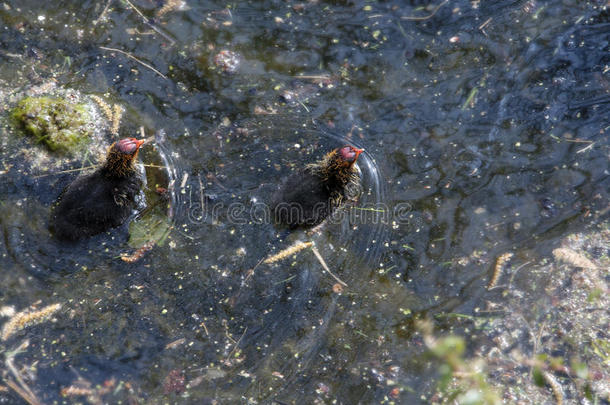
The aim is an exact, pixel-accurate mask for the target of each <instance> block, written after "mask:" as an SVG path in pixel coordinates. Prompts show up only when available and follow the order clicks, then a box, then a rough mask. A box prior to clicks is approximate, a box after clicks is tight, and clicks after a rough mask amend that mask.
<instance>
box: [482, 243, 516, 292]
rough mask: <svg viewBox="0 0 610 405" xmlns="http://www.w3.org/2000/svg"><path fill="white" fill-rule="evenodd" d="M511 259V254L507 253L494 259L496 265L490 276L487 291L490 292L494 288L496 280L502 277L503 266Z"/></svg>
mask: <svg viewBox="0 0 610 405" xmlns="http://www.w3.org/2000/svg"><path fill="white" fill-rule="evenodd" d="M512 257H513V254H512V253H511V252H507V253H504V254H501V255H500V256H498V258H497V259H496V264H495V265H494V272H493V274H492V276H491V279H490V280H489V283H487V289H488V290H490V289H492V288H494V287H495V286H496V283H497V282H498V279H499V278H500V276H501V275H502V272H503V271H504V265H505V264H506V262H508V261H509V260H510V259H511V258H512Z"/></svg>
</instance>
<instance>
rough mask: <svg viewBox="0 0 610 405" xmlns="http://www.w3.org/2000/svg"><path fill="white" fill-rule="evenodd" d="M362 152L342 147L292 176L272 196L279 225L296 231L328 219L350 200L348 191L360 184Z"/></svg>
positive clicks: (272, 204) (273, 207) (272, 205)
mask: <svg viewBox="0 0 610 405" xmlns="http://www.w3.org/2000/svg"><path fill="white" fill-rule="evenodd" d="M361 152H362V150H361V149H356V148H353V147H351V146H345V147H343V148H340V149H339V148H338V149H335V150H333V151H331V152H330V153H328V154H327V155H326V156H324V158H322V159H321V160H320V161H318V162H315V163H312V164H309V165H307V166H306V167H305V168H304V169H301V170H299V171H297V172H296V173H293V174H292V175H290V176H289V177H288V178H287V179H286V180H285V181H284V183H283V184H282V186H281V187H280V188H279V189H278V190H277V191H276V192H275V193H274V195H273V197H272V203H271V207H272V210H273V213H274V216H275V220H276V222H278V223H280V224H284V225H288V226H289V227H291V228H296V227H299V226H314V225H317V224H319V223H321V222H322V221H323V220H324V219H326V218H327V217H328V216H329V215H330V214H331V213H332V212H333V211H334V210H335V209H336V208H337V207H339V206H340V205H341V204H342V202H343V201H344V200H346V199H347V188H348V187H349V186H350V185H352V184H356V183H357V182H358V175H357V172H356V168H355V167H354V163H355V162H356V159H357V158H358V155H360V153H361Z"/></svg>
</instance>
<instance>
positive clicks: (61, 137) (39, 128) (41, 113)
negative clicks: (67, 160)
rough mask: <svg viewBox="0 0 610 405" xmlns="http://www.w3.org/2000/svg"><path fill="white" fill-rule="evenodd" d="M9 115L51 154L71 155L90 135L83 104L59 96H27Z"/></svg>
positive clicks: (86, 141) (88, 117)
mask: <svg viewBox="0 0 610 405" xmlns="http://www.w3.org/2000/svg"><path fill="white" fill-rule="evenodd" d="M11 116H12V118H13V120H14V121H15V123H16V124H17V125H18V126H19V127H20V128H21V129H23V130H24V131H25V133H26V134H28V135H30V136H32V137H34V138H35V139H36V140H37V141H38V142H41V143H43V144H44V145H46V146H47V148H49V149H50V150H51V151H57V152H63V153H73V152H75V151H77V150H79V149H81V148H82V147H83V146H85V145H86V144H88V143H89V141H90V136H91V134H92V129H91V126H90V125H88V123H90V121H91V117H90V114H89V111H88V109H87V107H86V105H85V104H77V103H72V102H69V101H67V100H65V99H63V98H59V97H26V98H24V99H22V100H21V101H20V102H19V103H18V105H17V107H15V109H14V110H13V112H12V114H11Z"/></svg>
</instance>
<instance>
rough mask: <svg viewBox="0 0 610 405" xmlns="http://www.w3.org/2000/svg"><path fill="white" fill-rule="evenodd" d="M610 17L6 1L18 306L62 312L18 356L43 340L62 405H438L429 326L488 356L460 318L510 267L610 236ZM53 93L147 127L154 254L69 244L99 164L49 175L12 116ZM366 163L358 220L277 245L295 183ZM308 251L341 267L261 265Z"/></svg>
mask: <svg viewBox="0 0 610 405" xmlns="http://www.w3.org/2000/svg"><path fill="white" fill-rule="evenodd" d="M607 7H608V6H607V4H606V2H605V1H576V0H573V1H570V0H562V1H559V0H555V1H547V2H543V1H539V2H536V1H533V0H532V1H524V0H519V1H461V0H450V1H443V2H440V1H439V2H427V1H416V0H412V1H404V2H392V1H389V2H381V1H380V2H378V1H360V0H354V1H321V0H320V1H315V0H313V1H303V2H294V1H273V0H267V1H249V2H237V3H232V4H229V5H227V4H226V3H224V2H213V1H201V2H196V1H190V0H186V1H185V2H179V1H168V2H162V1H151V0H137V1H135V0H132V1H118V0H115V1H108V2H106V1H99V2H94V1H64V2H61V5H60V6H59V7H58V5H57V4H52V3H49V4H41V3H40V2H38V1H19V2H16V1H7V2H4V3H2V5H0V22H1V23H2V31H1V32H0V43H1V44H2V47H1V49H0V62H1V63H0V91H1V94H0V95H1V98H2V104H1V105H0V111H2V113H3V116H4V118H3V119H4V121H3V129H2V135H1V138H0V142H1V143H2V151H1V158H2V163H1V165H0V193H1V194H0V214H1V217H0V229H1V231H2V241H1V242H0V266H1V272H0V286H1V287H0V307H3V308H14V309H16V310H17V311H19V310H22V309H26V308H28V307H29V306H30V305H33V304H35V305H37V307H38V308H42V307H44V306H47V305H51V304H55V303H60V304H61V309H60V310H59V311H57V312H56V313H55V314H54V321H53V322H44V323H41V324H40V325H36V326H32V327H31V328H26V329H24V330H23V331H18V332H17V333H16V334H15V335H14V336H11V337H10V339H7V340H6V341H4V342H2V345H0V348H1V349H3V350H4V351H5V353H9V352H12V351H14V350H15V349H16V348H17V347H18V346H19V345H20V344H22V343H23V342H25V341H26V340H27V342H28V343H29V346H28V347H27V348H24V347H21V349H23V350H24V351H23V353H21V354H19V356H18V357H15V359H14V360H13V361H14V362H15V363H18V365H19V366H23V367H26V365H27V367H26V368H28V370H29V371H28V373H29V374H28V377H27V383H28V384H29V385H30V386H31V387H32V388H33V389H34V391H35V393H36V395H37V396H38V398H39V399H41V400H42V401H43V402H44V403H53V402H57V403H62V402H66V403H72V401H76V400H77V399H76V398H80V400H81V401H83V400H84V398H86V396H78V395H76V394H77V393H75V391H69V389H68V388H71V389H73V390H75V389H76V388H80V389H89V390H90V391H91V390H93V388H92V387H98V388H96V389H95V390H93V391H95V392H94V393H93V394H92V393H91V392H93V391H91V392H89V397H88V398H89V400H90V402H95V400H97V399H99V400H100V401H102V400H103V401H104V402H108V403H118V402H119V401H122V403H137V402H138V401H140V403H165V402H170V403H171V402H184V403H191V402H192V403H214V401H215V400H216V401H219V403H238V402H239V403H255V402H256V401H258V402H263V403H270V402H271V401H277V403H312V402H314V401H318V402H322V403H323V402H332V401H333V400H337V401H339V403H358V402H360V403H378V402H384V401H388V400H393V401H397V402H399V403H418V402H423V403H425V402H427V398H428V397H429V395H430V394H431V393H432V392H433V391H434V389H435V385H436V378H437V375H438V374H437V369H436V366H433V365H431V364H430V363H429V362H428V361H427V359H426V357H424V356H423V352H424V349H425V348H424V347H423V344H422V339H421V336H420V335H419V334H418V332H417V328H416V326H415V320H416V319H424V318H429V319H436V320H437V322H436V325H435V326H436V327H437V329H438V330H451V331H453V332H454V333H458V334H462V335H464V336H466V337H468V331H467V330H464V331H463V330H462V328H461V327H460V326H456V325H454V324H453V321H454V319H455V317H451V316H443V315H445V314H464V315H466V316H469V315H472V314H475V313H477V311H478V310H479V308H480V307H482V306H483V303H484V302H486V301H488V300H496V301H500V302H501V301H502V299H503V297H502V295H501V294H499V293H498V291H490V290H489V289H488V288H487V287H488V285H489V283H490V280H491V279H492V277H494V267H495V266H494V264H495V261H496V259H497V258H498V257H499V256H500V255H502V254H504V253H506V252H512V253H514V257H513V259H512V260H513V263H515V265H518V264H520V263H525V262H528V261H531V260H537V259H538V258H540V257H542V256H545V255H549V253H550V252H551V250H552V249H553V248H554V247H555V246H556V243H557V241H559V240H560V239H561V238H562V237H563V236H565V235H566V234H568V233H569V232H573V231H577V230H581V229H586V228H587V227H589V226H591V225H594V224H596V223H600V222H601V221H603V220H604V218H607V209H606V208H607V204H608V194H609V193H608V191H609V186H610V180H609V179H610V177H609V172H608V155H609V153H608V152H609V142H608V138H607V131H608V125H610V124H609V122H610V108H609V103H610V96H609V95H608V94H609V91H610V81H609V80H610V79H609V76H608V72H609V64H610V56H609V55H610V53H609V45H608V44H609V40H610V29H609V27H610V20H609V14H608V9H607ZM221 51H231V52H235V53H236V58H238V59H237V61H236V64H237V66H236V68H235V69H234V71H233V69H232V66H227V65H223V64H222V63H221V62H222V61H221V60H220V59H221V57H219V56H218V55H219V53H220V52H221ZM222 55H230V54H228V53H227V52H224V53H223V54H221V56H222ZM228 70H231V71H228ZM49 83H51V84H52V86H55V87H58V88H69V89H74V90H76V91H78V92H80V93H82V94H90V95H98V96H100V97H102V98H103V99H105V100H106V101H107V102H108V103H109V104H119V105H121V106H123V107H124V109H125V113H124V116H123V117H124V118H123V122H122V123H121V129H120V131H119V133H120V135H121V136H138V134H139V128H140V127H141V126H143V127H144V129H145V131H146V133H147V134H149V135H151V134H155V142H153V143H151V144H150V145H147V146H146V147H145V148H144V149H143V151H142V153H141V154H140V161H141V162H142V163H143V164H144V167H143V170H145V171H146V174H147V180H148V182H147V190H146V193H145V194H146V195H145V197H143V201H142V205H143V206H146V205H147V206H149V207H152V209H150V210H148V211H147V213H148V216H146V215H141V216H140V217H138V218H136V219H135V220H134V222H133V224H132V226H131V231H132V232H131V233H132V238H131V239H130V238H129V230H128V229H127V227H124V228H122V229H116V230H113V231H112V232H111V233H109V234H107V235H100V236H97V237H94V238H91V239H89V240H86V241H83V242H81V243H78V244H76V245H65V244H62V243H59V242H57V241H55V240H54V239H53V238H52V237H51V235H49V232H48V230H47V225H48V214H49V208H50V206H51V204H52V203H53V201H54V200H55V199H56V198H57V196H58V195H59V193H60V191H61V189H62V188H63V187H65V186H66V185H67V184H69V182H70V181H71V180H72V179H73V178H74V177H75V176H76V175H77V173H78V171H73V169H79V168H81V167H85V166H89V165H92V164H95V162H96V161H97V160H96V157H95V156H96V154H93V153H92V154H89V153H87V154H84V156H77V157H76V158H74V159H63V160H60V159H59V158H56V157H53V156H48V155H47V152H45V151H43V150H42V148H41V147H40V146H39V145H35V144H34V143H32V142H30V141H29V140H28V138H23V137H20V136H18V135H17V136H16V134H15V131H14V130H13V129H12V128H11V126H10V124H9V123H8V121H7V120H6V119H5V118H6V116H7V114H8V111H9V110H10V108H12V106H13V105H14V103H15V101H16V100H17V99H18V96H17V95H18V94H22V93H26V92H28V91H32V90H31V89H32V88H37V89H38V88H45V87H44V86H51V85H49ZM112 139H113V138H112V137H111V136H110V135H108V136H107V138H106V139H105V142H106V144H109V143H110V142H111V141H112ZM345 143H350V144H354V145H356V146H359V147H363V148H365V150H366V152H365V153H364V154H363V155H362V156H361V158H360V159H359V161H358V163H359V169H360V175H361V180H362V187H361V190H359V195H358V198H357V199H356V200H355V201H352V202H350V203H349V204H347V205H346V206H345V207H344V209H343V210H342V211H341V212H339V213H338V214H339V215H338V216H337V217H335V218H333V221H331V222H329V223H327V224H325V225H324V226H323V227H322V228H320V229H317V230H316V231H315V232H306V231H302V230H298V231H293V232H288V231H285V230H283V229H279V228H277V227H275V226H274V225H273V224H272V223H271V221H270V220H269V215H268V210H267V209H266V205H265V204H266V203H267V202H268V201H269V197H270V195H271V193H272V192H273V190H274V189H275V188H276V187H277V185H278V184H280V183H281V180H282V179H283V178H284V177H285V176H286V175H287V174H288V173H290V172H291V171H293V170H295V169H297V168H298V167H301V166H303V165H305V164H307V163H310V162H312V161H315V160H316V159H317V158H319V157H321V156H322V155H323V154H324V153H326V152H327V151H329V150H330V149H332V148H334V147H337V146H340V145H342V144H345ZM40 156H45V158H44V159H42V158H40ZM157 186H159V187H163V188H166V189H168V195H167V196H166V197H159V195H157V194H156V193H155V191H154V189H155V188H156V187H157ZM165 198H167V200H165ZM151 212H152V214H151ZM146 221H148V222H146ZM159 224H162V226H161V227H159ZM138 232H139V234H142V233H143V234H144V236H142V237H141V239H138V238H137V237H134V233H138ZM147 232H148V233H147ZM139 234H138V235H139ZM136 236H137V235H136ZM147 237H151V238H154V240H155V241H156V242H157V243H156V245H155V246H154V247H153V248H152V249H151V250H150V251H148V252H146V253H145V255H144V256H143V257H142V258H141V259H140V260H138V261H136V262H134V263H126V262H124V261H123V260H121V259H120V255H121V254H124V253H125V252H133V250H134V249H135V248H137V247H138V246H141V244H142V243H144V242H145V241H146V240H147ZM299 241H300V242H313V244H314V245H313V246H315V248H316V249H317V250H315V251H314V250H313V249H312V248H311V246H309V247H307V248H306V249H303V250H300V251H298V252H296V253H295V254H294V255H290V256H289V257H287V258H284V259H281V260H277V261H273V263H263V260H264V259H265V258H268V257H271V256H272V255H274V254H276V253H278V252H280V251H282V250H283V249H285V248H288V247H290V246H291V245H293V244H295V243H298V242H299ZM316 253H318V254H319V256H320V257H321V259H320V258H319V257H318V255H317V254H316ZM325 266H327V267H328V268H327V269H325ZM328 270H330V273H332V274H330V273H329V271H328ZM527 277H528V274H527V273H526V272H522V273H519V274H517V275H516V278H517V282H519V283H523V284H527V283H528V278H527ZM339 280H340V281H339ZM342 283H343V284H342ZM9 312H10V311H9ZM100 387H101V388H100ZM395 388H398V390H395ZM62 394H63V395H62ZM91 398H93V399H91ZM18 399H19V397H18V396H16V395H15V394H14V393H9V392H8V390H7V391H6V392H4V391H0V402H1V403H13V402H11V401H16V400H18Z"/></svg>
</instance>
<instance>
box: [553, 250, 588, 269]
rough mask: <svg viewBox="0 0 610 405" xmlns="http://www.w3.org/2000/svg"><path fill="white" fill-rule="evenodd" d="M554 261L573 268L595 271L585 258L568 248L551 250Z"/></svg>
mask: <svg viewBox="0 0 610 405" xmlns="http://www.w3.org/2000/svg"><path fill="white" fill-rule="evenodd" d="M553 256H554V257H555V260H560V261H562V262H565V263H568V264H571V265H572V266H574V267H582V268H584V269H596V268H597V266H596V265H595V264H594V263H593V262H592V261H591V260H589V259H587V258H586V257H585V256H583V255H581V254H580V253H578V252H575V251H573V250H572V249H568V248H557V249H555V250H553Z"/></svg>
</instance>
